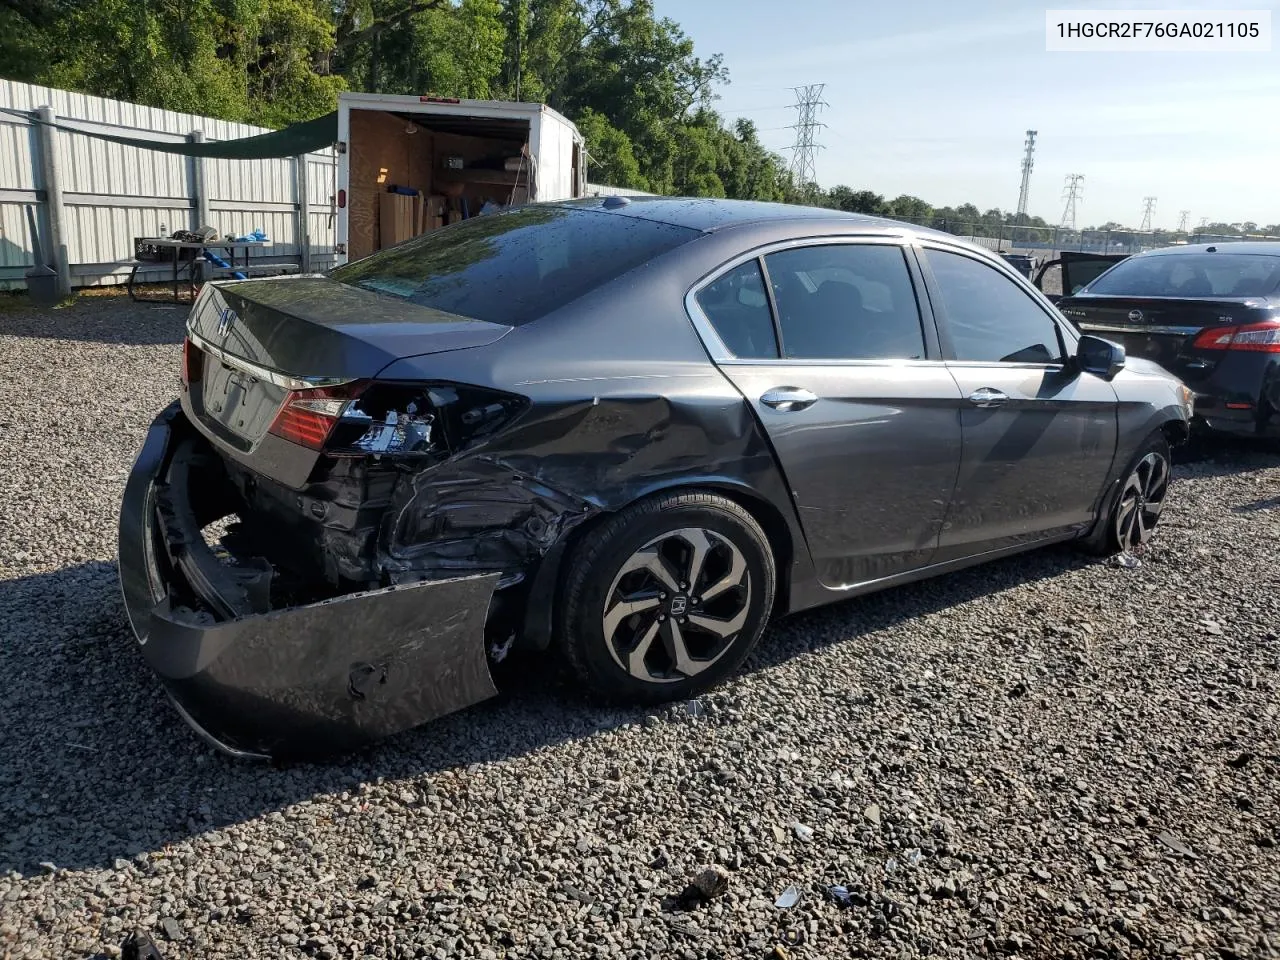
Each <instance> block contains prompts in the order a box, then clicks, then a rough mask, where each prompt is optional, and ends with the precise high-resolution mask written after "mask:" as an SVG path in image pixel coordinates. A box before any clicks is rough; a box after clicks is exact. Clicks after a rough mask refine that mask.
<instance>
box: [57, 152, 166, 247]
mask: <svg viewBox="0 0 1280 960" xmlns="http://www.w3.org/2000/svg"><path fill="white" fill-rule="evenodd" d="M57 137H58V161H59V168H58V170H59V173H61V175H62V192H63V193H96V194H101V195H103V196H111V197H180V198H186V197H187V196H189V180H188V176H187V162H186V158H185V157H178V156H174V155H172V154H168V153H157V152H156V151H154V150H142V149H139V148H138V147H126V146H125V145H124V144H120V143H111V142H109V141H107V140H98V139H96V138H94V137H81V136H77V135H76V134H74V133H66V132H64V131H61V130H60V131H58V134H57ZM182 226H184V227H185V226H186V223H185V222H184V223H183V224H182ZM174 229H177V228H176V227H175V228H174Z"/></svg>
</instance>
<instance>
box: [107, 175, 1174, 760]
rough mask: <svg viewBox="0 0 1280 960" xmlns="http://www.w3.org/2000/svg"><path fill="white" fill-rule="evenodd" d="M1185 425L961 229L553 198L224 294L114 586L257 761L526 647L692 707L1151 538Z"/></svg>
mask: <svg viewBox="0 0 1280 960" xmlns="http://www.w3.org/2000/svg"><path fill="white" fill-rule="evenodd" d="M1189 417H1190V394H1189V392H1188V391H1186V389H1185V388H1184V387H1183V386H1182V385H1181V384H1179V383H1178V382H1177V380H1176V379H1175V378H1173V377H1171V376H1169V375H1168V374H1167V373H1165V372H1164V371H1162V370H1160V368H1159V367H1156V366H1155V365H1153V364H1150V363H1147V362H1145V361H1143V360H1129V361H1126V359H1125V356H1124V351H1123V350H1122V349H1121V348H1120V347H1118V346H1116V345H1115V344H1112V343H1109V342H1107V341H1105V340H1101V339H1098V338H1095V337H1092V336H1087V335H1085V336H1082V335H1081V334H1080V333H1079V331H1077V330H1076V329H1075V328H1073V327H1072V326H1071V325H1070V324H1069V323H1067V322H1065V321H1064V320H1063V318H1062V316H1061V314H1059V313H1058V312H1057V311H1056V310H1055V309H1054V308H1053V306H1052V305H1051V304H1050V303H1049V302H1048V301H1047V300H1046V299H1045V298H1044V297H1043V296H1041V294H1040V293H1039V292H1038V291H1036V290H1035V288H1034V287H1033V286H1032V285H1031V284H1030V283H1028V282H1027V280H1026V279H1025V278H1023V277H1021V276H1019V275H1018V274H1017V273H1016V272H1015V271H1014V270H1012V269H1010V268H1009V267H1008V266H1007V265H1006V264H1005V263H1003V262H1002V261H1001V260H1000V259H999V258H998V257H996V256H994V255H992V254H991V253H989V252H987V251H985V250H981V249H979V248H976V247H974V246H971V245H969V244H967V243H964V242H961V241H958V240H957V239H956V238H955V237H952V236H950V235H948V234H939V233H933V232H931V231H924V230H919V229H916V228H914V227H910V226H908V225H905V224H900V223H895V222H892V221H888V220H878V219H872V218H868V217H862V216H857V215H850V214H841V213H838V212H833V211H829V210H816V209H809V208H803V207H794V206H783V205H774V204H760V203H747V202H734V201H712V200H687V199H668V198H653V199H637V200H632V201H628V200H626V199H623V198H617V197H611V198H606V199H604V200H583V201H574V202H566V203H557V204H545V205H541V204H534V205H530V206H526V207H522V208H518V209H514V210H510V211H507V212H502V213H497V214H493V215H489V216H479V217H475V218H473V219H470V220H467V221H464V222H462V223H459V224H456V225H453V226H449V227H446V228H444V229H442V230H439V231H435V232H432V233H428V234H424V235H423V236H421V237H418V238H415V239H413V240H409V241H406V242H405V243H403V244H400V245H399V246H395V247H391V248H389V249H386V250H383V251H381V252H379V253H376V254H374V255H373V256H370V257H368V258H366V259H364V260H360V261H357V262H354V263H350V264H347V265H345V266H343V267H340V268H338V269H337V270H335V271H334V272H333V273H331V274H329V275H328V276H313V277H294V278H283V279H271V280H251V281H244V282H229V283H221V284H211V285H208V286H206V287H205V289H204V290H203V291H202V293H201V295H200V297H199V299H198V301H197V302H196V304H195V305H194V307H193V308H192V312H191V316H190V319H189V320H188V325H187V338H186V342H185V344H184V355H183V361H182V390H181V394H180V398H179V399H178V400H177V401H176V402H175V403H174V404H173V405H172V406H171V407H170V408H169V409H167V410H166V411H164V412H163V413H161V415H160V416H159V417H158V418H157V420H156V422H155V424H154V425H153V427H152V428H151V430H150V432H149V434H148V436H147V439H146V442H145V444H144V446H143V449H142V452H141V454H140V455H139V457H138V461H137V463H136V465H135V467H134V470H133V473H132V475H131V477H130V479H129V483H128V485H127V489H126V491H125V497H124V503H123V506H122V509H121V519H120V576H121V580H122V584H123V588H124V596H125V600H126V607H127V610H128V614H129V618H130V620H131V622H132V624H133V628H134V631H135V632H136V634H137V636H138V639H139V641H140V643H141V648H142V653H143V655H144V657H145V658H146V659H147V660H148V661H149V662H150V663H151V665H152V666H153V667H154V668H155V670H156V672H157V673H158V674H159V675H160V677H161V679H162V680H163V682H164V685H165V687H166V689H167V690H168V692H169V694H170V695H171V696H172V698H173V700H174V701H175V703H176V704H177V705H178V708H179V710H181V711H182V713H183V715H184V716H185V717H186V718H187V719H188V721H189V722H190V723H191V724H192V725H193V726H194V727H195V728H196V729H197V730H199V731H202V732H203V733H205V734H206V735H207V736H208V737H209V739H211V740H212V741H213V742H214V743H216V744H217V745H218V746H220V747H222V748H224V749H227V750H230V751H234V752H240V753H252V754H260V755H261V754H267V755H280V754H287V753H293V752H310V751H313V750H319V751H325V750H328V749H332V748H335V747H339V746H344V745H347V744H349V743H351V742H352V741H353V740H354V741H358V740H360V739H368V738H374V737H378V736H382V735H385V734H389V733H392V732H395V731H397V730H402V729H406V728H408V727H411V726H415V725H417V724H420V723H423V722H425V721H426V720H429V719H431V718H432V717H436V716H439V715H441V714H443V713H447V712H449V711H451V710H456V709H459V708H461V707H464V706H467V705H468V704H471V703H474V702H476V701H478V700H482V699H484V698H485V697H488V696H492V695H493V694H494V693H495V692H496V691H495V689H494V685H493V681H492V678H491V676H490V669H489V666H490V664H491V663H493V662H495V661H500V660H502V659H503V658H505V657H506V656H507V654H508V652H509V651H510V650H511V649H512V645H513V644H520V645H521V646H522V647H525V648H529V649H534V650H544V649H547V648H558V649H559V650H560V651H561V652H562V653H563V655H564V656H565V658H566V659H567V661H568V663H569V664H570V665H571V666H572V668H573V670H574V671H575V672H576V674H577V675H578V677H579V678H580V680H581V681H582V683H583V684H584V685H585V686H587V687H588V688H589V689H591V690H593V691H595V692H596V693H597V694H599V695H602V696H605V697H608V698H610V699H619V700H629V701H640V702H655V701H661V700H668V699H682V698H685V697H688V696H691V695H693V694H696V693H697V692H698V691H700V690H702V689H704V688H706V687H707V686H709V685H711V684H714V683H716V682H718V681H720V680H722V679H723V678H725V677H726V676H728V675H729V674H730V673H732V672H733V671H734V670H735V669H737V667H738V665H739V664H741V663H742V661H743V659H744V658H745V657H746V656H747V654H748V653H749V652H750V650H751V648H752V646H753V645H754V644H755V643H756V642H757V640H758V639H759V638H760V636H761V633H762V632H763V630H764V628H765V625H766V623H767V622H768V620H769V618H770V616H772V615H774V614H779V613H784V612H794V611H798V610H804V609H806V608H811V607H815V606H818V605H820V604H825V603H831V602H833V601H836V600H842V599H845V598H848V597H852V596H856V595H858V594H861V593H865V592H867V591H871V590H878V589H881V588H884V587H890V586H894V585H896V584H902V583H906V582H909V581H912V580H917V579H921V578H923V577H928V576H933V575H935V574H940V573H944V572H947V571H950V570H956V569H958V568H960V567H964V566H968V565H970V564H974V563H979V562H982V561H985V560H990V559H993V558H996V557H1001V556H1006V555H1009V554H1012V553H1016V552H1018V551H1022V550H1027V549H1031V548H1033V547H1037V546H1040V545H1043V544H1049V543H1056V542H1061V541H1066V540H1078V541H1080V542H1081V543H1082V544H1083V545H1084V546H1086V547H1087V548H1088V549H1090V550H1093V551H1095V552H1099V553H1107V552H1115V551H1120V550H1133V549H1135V548H1140V547H1141V546H1142V545H1143V544H1144V543H1145V542H1146V540H1147V538H1148V536H1149V535H1150V533H1151V531H1152V528H1153V527H1154V526H1155V524H1156V522H1157V521H1158V520H1159V518H1160V514H1161V510H1162V509H1163V507H1164V502H1165V494H1166V492H1167V490H1168V486H1169V447H1170V444H1171V443H1177V442H1179V441H1180V440H1181V439H1183V438H1184V436H1185V434H1186V432H1187V425H1188V421H1189ZM814 682H816V683H820V682H821V678H815V681H814Z"/></svg>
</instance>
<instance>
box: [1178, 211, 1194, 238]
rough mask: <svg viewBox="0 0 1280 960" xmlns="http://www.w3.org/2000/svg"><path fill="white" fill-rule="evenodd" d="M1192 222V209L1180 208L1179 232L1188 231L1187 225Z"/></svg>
mask: <svg viewBox="0 0 1280 960" xmlns="http://www.w3.org/2000/svg"><path fill="white" fill-rule="evenodd" d="M1190 223H1191V211H1190V210H1179V211H1178V232H1179V233H1186V232H1187V226H1188V225H1189V224H1190Z"/></svg>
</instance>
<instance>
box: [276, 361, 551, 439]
mask: <svg viewBox="0 0 1280 960" xmlns="http://www.w3.org/2000/svg"><path fill="white" fill-rule="evenodd" d="M527 404H528V401H527V400H525V398H524V397H520V396H515V395H512V394H508V393H500V392H498V391H496V390H485V389H481V388H478V387H466V386H461V385H455V384H442V383H436V384H404V383H386V382H381V383H380V382H377V381H369V380H358V381H354V382H352V383H347V384H343V385H341V386H337V387H320V388H314V389H310V390H293V391H290V393H289V395H288V396H287V397H286V398H285V402H284V404H283V405H282V406H281V407H280V412H279V413H278V414H276V419H275V422H274V423H273V424H272V425H271V430H270V432H271V433H273V434H275V435H276V436H277V437H282V438H284V439H285V440H289V441H292V442H293V443H297V444H301V445H302V446H304V447H307V448H308V449H311V450H323V451H324V452H325V453H326V454H328V455H329V456H333V457H365V456H370V455H372V456H374V457H381V456H389V457H411V456H439V455H441V454H446V455H447V454H450V453H456V452H458V451H460V450H464V449H466V448H467V447H469V446H471V445H472V444H474V443H477V442H479V441H481V440H483V439H485V438H486V437H488V436H490V435H492V434H493V433H495V432H497V431H498V430H501V429H502V428H503V427H505V426H506V425H508V424H509V423H510V422H511V421H512V420H513V419H514V418H515V417H516V416H518V415H519V413H520V412H521V411H522V410H524V409H525V407H526V406H527Z"/></svg>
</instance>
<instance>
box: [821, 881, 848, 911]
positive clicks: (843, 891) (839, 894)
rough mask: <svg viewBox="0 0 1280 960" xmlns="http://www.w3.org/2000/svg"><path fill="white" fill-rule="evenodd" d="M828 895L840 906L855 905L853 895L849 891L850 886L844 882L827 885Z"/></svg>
mask: <svg viewBox="0 0 1280 960" xmlns="http://www.w3.org/2000/svg"><path fill="white" fill-rule="evenodd" d="M827 896H829V897H830V898H831V899H832V900H834V901H835V903H836V906H838V907H851V906H853V896H852V895H851V894H850V893H849V888H848V887H846V886H843V885H842V884H836V885H835V886H834V887H827Z"/></svg>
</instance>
